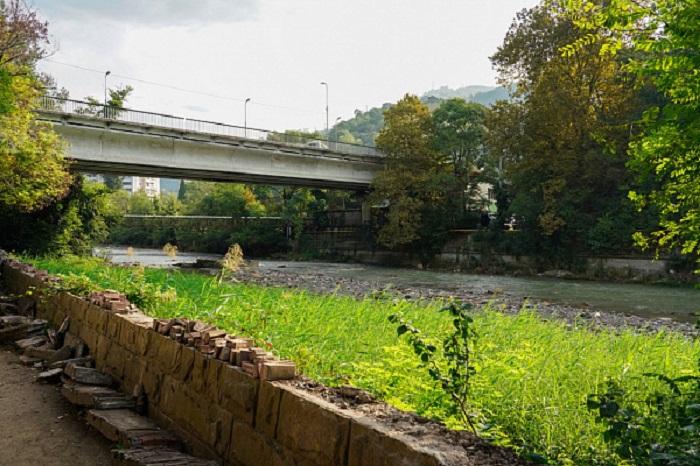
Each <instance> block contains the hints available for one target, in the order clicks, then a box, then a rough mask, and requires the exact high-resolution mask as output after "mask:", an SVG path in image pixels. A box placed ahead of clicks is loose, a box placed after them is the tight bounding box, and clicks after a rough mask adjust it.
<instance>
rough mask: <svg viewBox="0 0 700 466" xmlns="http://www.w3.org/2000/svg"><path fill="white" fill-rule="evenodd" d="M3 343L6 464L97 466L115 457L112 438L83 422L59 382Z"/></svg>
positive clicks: (0, 454) (0, 460)
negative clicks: (49, 380)
mask: <svg viewBox="0 0 700 466" xmlns="http://www.w3.org/2000/svg"><path fill="white" fill-rule="evenodd" d="M38 374H39V371H38V370H36V369H33V368H29V367H25V366H23V365H21V363H20V360H19V355H18V354H17V353H16V352H15V351H13V350H12V349H10V348H0V466H65V465H70V466H96V465H108V464H110V462H111V454H110V450H111V448H112V447H113V445H112V443H111V442H109V441H108V440H107V439H106V438H104V437H103V436H102V435H101V434H100V433H99V432H97V431H94V430H92V429H90V427H89V426H88V425H87V424H86V423H85V422H83V420H82V418H81V416H80V414H81V413H80V411H79V410H78V409H77V408H76V407H75V406H73V405H72V404H70V403H68V402H67V401H66V400H65V399H64V398H63V397H62V396H61V389H60V387H59V386H58V385H56V384H45V383H42V382H36V381H35V378H36V376H37V375H38Z"/></svg>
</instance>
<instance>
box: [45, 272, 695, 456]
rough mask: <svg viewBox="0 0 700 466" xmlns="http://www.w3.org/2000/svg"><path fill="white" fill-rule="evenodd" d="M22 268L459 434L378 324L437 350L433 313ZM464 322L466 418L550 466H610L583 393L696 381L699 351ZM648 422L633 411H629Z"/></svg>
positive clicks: (439, 397)
mask: <svg viewBox="0 0 700 466" xmlns="http://www.w3.org/2000/svg"><path fill="white" fill-rule="evenodd" d="M33 262H34V263H35V264H36V265H37V266H38V267H40V268H45V269H48V270H49V271H50V272H52V273H59V274H62V275H63V276H64V277H66V278H65V281H64V285H62V286H63V287H64V288H67V289H71V290H73V291H75V292H77V293H82V294H84V293H87V292H89V291H90V290H91V289H95V288H112V289H120V290H122V291H124V292H126V293H127V296H129V298H130V299H131V300H132V301H133V302H135V303H138V305H139V306H141V308H142V309H144V310H145V311H146V312H147V313H148V314H149V315H152V316H155V317H161V318H170V317H176V316H178V317H187V318H193V319H202V320H205V321H207V322H211V323H214V324H216V325H218V326H220V327H221V328H224V329H226V330H227V331H229V332H231V333H235V334H239V335H246V336H251V337H255V338H256V340H257V341H258V343H259V344H261V345H264V346H266V347H268V348H271V349H272V350H273V351H275V352H277V353H278V354H279V355H280V356H282V357H290V358H292V359H294V360H295V361H296V363H297V365H298V367H299V368H300V369H301V370H302V371H303V372H304V373H305V374H307V375H309V376H311V377H313V378H316V379H318V380H320V381H323V382H325V383H327V384H331V385H333V384H344V383H350V384H353V385H357V386H360V387H363V388H365V389H367V390H369V391H370V392H372V393H374V394H376V395H378V396H379V397H380V398H382V399H384V400H386V401H388V402H390V403H392V404H394V405H395V406H397V407H400V408H403V409H407V410H411V411H416V412H418V413H420V414H423V415H425V416H429V417H432V418H435V419H438V420H441V421H443V422H445V423H446V424H447V425H449V426H452V427H458V428H459V427H464V423H463V420H462V418H461V417H460V414H459V412H458V411H457V410H455V408H454V405H453V404H452V403H450V401H449V397H447V396H446V395H445V393H444V391H443V390H442V389H441V387H440V384H438V383H436V382H435V381H434V380H433V379H432V378H431V377H430V375H429V374H428V373H427V372H426V371H425V370H424V369H423V368H422V367H421V364H420V360H418V359H416V357H415V355H414V350H413V348H412V347H410V346H409V345H408V344H406V343H405V342H403V341H402V340H401V339H399V338H398V337H397V333H396V326H395V325H393V324H392V323H390V322H389V316H390V315H392V314H401V315H402V316H403V318H404V319H407V320H410V321H412V325H413V326H415V327H416V328H418V329H420V330H421V331H422V332H423V334H424V335H426V336H428V338H429V343H431V344H435V345H436V346H439V341H440V340H441V339H442V337H441V336H442V335H448V334H450V333H451V332H453V327H452V322H451V319H449V318H447V317H446V316H444V314H443V313H440V312H438V309H439V307H440V303H433V302H408V301H404V300H402V299H399V298H396V297H395V296H392V295H391V294H388V293H383V292H379V291H378V292H376V293H373V294H371V295H368V296H367V297H366V298H365V299H362V300H356V299H353V298H348V297H341V296H318V295H313V294H310V293H308V292H306V291H303V290H289V289H277V288H263V287H258V286H252V285H251V286H249V285H244V284H240V283H235V282H226V281H224V282H221V283H220V282H219V280H217V279H216V278H214V277H206V276H203V275H199V274H189V273H181V272H178V271H172V270H156V269H141V268H123V267H105V266H104V264H103V263H100V262H97V261H95V260H79V259H74V260H63V261H57V260H33ZM473 319H474V324H473V329H474V330H475V332H476V335H477V337H476V339H475V340H474V347H473V351H474V353H473V355H472V359H471V362H470V364H471V365H473V367H474V368H475V370H476V372H475V373H474V374H473V375H472V376H471V381H470V394H469V410H470V414H471V416H472V419H474V420H475V422H476V424H477V427H478V428H479V429H480V430H481V434H482V435H484V436H486V437H487V438H491V439H493V440H494V441H496V442H497V443H500V444H503V445H510V446H512V447H514V448H516V449H518V450H520V451H521V452H522V453H523V454H528V455H530V457H532V458H539V457H541V458H544V459H546V460H547V461H549V463H550V464H560V465H572V464H588V465H613V464H621V463H619V462H618V461H619V459H618V458H617V456H616V454H615V452H614V446H611V445H609V444H608V443H606V441H605V440H604V435H605V434H604V431H605V430H606V425H605V424H604V423H601V422H597V421H596V419H597V417H598V412H597V411H591V410H589V409H588V408H587V403H586V402H587V396H588V395H589V394H597V393H604V392H606V391H607V390H608V388H609V387H610V386H614V387H618V388H620V389H623V390H626V391H627V392H628V393H631V394H633V396H634V399H636V400H644V399H646V398H647V397H652V396H654V395H656V394H669V393H670V391H669V388H668V387H667V385H666V384H665V383H664V382H663V381H661V380H659V379H657V378H653V377H645V376H644V374H645V373H656V374H662V375H663V376H665V377H668V378H677V377H684V376H691V375H694V374H697V361H698V358H699V357H700V344H698V342H696V341H690V340H687V339H685V338H682V337H681V336H678V335H674V334H666V333H663V332H661V333H658V334H639V333H635V332H633V331H629V330H624V329H621V330H620V331H619V332H612V331H608V330H601V329H597V330H593V329H588V328H586V327H585V324H582V325H581V326H567V325H565V324H563V323H560V322H556V321H551V322H550V321H544V320H542V319H540V318H539V317H538V316H537V315H536V314H534V313H533V312H529V311H523V312H522V313H521V314H519V315H517V316H513V315H504V314H502V313H500V312H498V309H492V308H490V307H489V306H486V307H485V308H484V309H480V310H478V311H477V312H475V313H474V314H473ZM451 329H452V330H451ZM649 411H652V408H651V407H649V406H647V408H644V406H642V408H641V409H640V411H639V412H640V415H641V414H644V413H645V412H649ZM655 428H657V429H663V428H664V427H663V424H660V425H657V426H655ZM654 435H659V436H662V435H665V434H664V432H663V431H661V430H659V431H658V432H655V433H654ZM659 438H661V437H659ZM640 464H641V463H640Z"/></svg>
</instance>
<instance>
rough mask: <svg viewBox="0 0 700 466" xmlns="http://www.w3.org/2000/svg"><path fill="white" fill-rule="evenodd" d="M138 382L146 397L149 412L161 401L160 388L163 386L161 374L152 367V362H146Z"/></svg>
mask: <svg viewBox="0 0 700 466" xmlns="http://www.w3.org/2000/svg"><path fill="white" fill-rule="evenodd" d="M140 383H142V384H143V390H144V392H145V393H146V397H147V398H148V409H149V413H150V412H151V409H152V408H153V407H155V406H158V405H159V404H160V401H161V390H162V386H163V374H162V373H161V372H160V371H159V370H158V368H157V367H154V366H153V364H152V363H150V362H149V363H147V365H146V369H145V370H144V371H143V372H142V373H141V380H140Z"/></svg>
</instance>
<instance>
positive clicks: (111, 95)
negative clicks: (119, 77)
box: [77, 85, 134, 118]
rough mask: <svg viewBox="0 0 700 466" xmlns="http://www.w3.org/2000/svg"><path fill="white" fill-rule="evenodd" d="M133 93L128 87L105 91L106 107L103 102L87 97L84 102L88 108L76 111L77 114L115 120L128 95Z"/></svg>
mask: <svg viewBox="0 0 700 466" xmlns="http://www.w3.org/2000/svg"><path fill="white" fill-rule="evenodd" d="M133 91H134V88H133V87H131V86H128V85H127V86H119V87H118V88H116V89H109V90H108V91H107V95H108V99H107V105H106V106H105V105H104V102H102V101H100V100H97V99H96V98H95V97H92V96H87V97H85V100H86V101H87V103H88V107H86V108H80V109H78V110H77V113H81V114H84V115H94V116H97V117H102V118H117V117H118V116H119V114H120V113H121V110H122V109H123V108H124V104H126V100H127V99H128V97H129V94H131V93H132V92H133Z"/></svg>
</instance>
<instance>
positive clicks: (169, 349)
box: [155, 335, 182, 374]
mask: <svg viewBox="0 0 700 466" xmlns="http://www.w3.org/2000/svg"><path fill="white" fill-rule="evenodd" d="M155 340H158V345H157V347H158V353H157V356H156V357H157V363H158V364H159V365H160V367H161V369H162V370H163V372H165V373H167V374H173V373H176V372H177V371H178V369H179V367H180V359H181V357H182V345H181V344H180V343H178V342H176V341H173V340H170V339H168V338H165V337H163V336H159V335H156V336H155Z"/></svg>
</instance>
